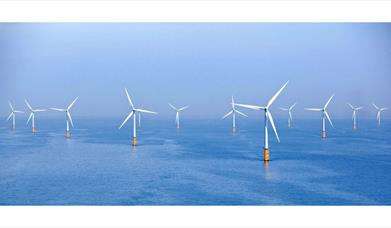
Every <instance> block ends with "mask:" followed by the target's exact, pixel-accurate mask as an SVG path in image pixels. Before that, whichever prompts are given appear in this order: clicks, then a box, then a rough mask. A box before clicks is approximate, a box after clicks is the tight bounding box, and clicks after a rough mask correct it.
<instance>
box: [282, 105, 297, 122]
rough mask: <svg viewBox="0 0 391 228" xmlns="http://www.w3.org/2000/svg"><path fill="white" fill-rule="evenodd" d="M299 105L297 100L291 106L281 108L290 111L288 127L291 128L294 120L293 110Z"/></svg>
mask: <svg viewBox="0 0 391 228" xmlns="http://www.w3.org/2000/svg"><path fill="white" fill-rule="evenodd" d="M296 105H297V102H296V103H294V104H293V105H292V106H291V107H289V108H280V109H281V110H283V111H288V127H289V128H291V121H292V110H293V108H294V107H295V106H296Z"/></svg>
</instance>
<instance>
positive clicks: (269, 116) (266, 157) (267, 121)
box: [236, 81, 289, 162]
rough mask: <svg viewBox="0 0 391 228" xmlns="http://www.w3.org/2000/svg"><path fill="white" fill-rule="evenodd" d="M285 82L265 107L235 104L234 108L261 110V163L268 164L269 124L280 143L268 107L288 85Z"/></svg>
mask: <svg viewBox="0 0 391 228" xmlns="http://www.w3.org/2000/svg"><path fill="white" fill-rule="evenodd" d="M288 82H289V81H287V82H286V83H285V84H284V85H283V86H282V87H281V89H280V90H278V91H277V93H276V94H274V96H273V97H272V98H271V99H270V100H269V102H268V103H267V105H266V106H255V105H246V104H236V106H239V107H243V108H249V109H253V110H263V111H264V113H265V147H264V151H263V161H265V162H268V161H269V135H268V125H269V122H270V124H271V125H272V127H273V130H274V134H275V135H276V138H277V140H278V142H280V138H279V137H278V133H277V130H276V127H275V125H274V121H273V116H272V113H271V112H270V111H269V108H270V106H271V105H272V104H273V102H274V101H275V100H276V99H277V97H278V96H279V95H280V93H281V92H282V90H283V89H284V88H285V87H286V85H288Z"/></svg>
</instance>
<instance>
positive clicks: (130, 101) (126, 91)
mask: <svg viewBox="0 0 391 228" xmlns="http://www.w3.org/2000/svg"><path fill="white" fill-rule="evenodd" d="M125 93H126V96H127V97H128V101H129V104H130V107H132V109H134V105H133V102H132V100H131V99H130V96H129V93H128V90H127V89H126V88H125Z"/></svg>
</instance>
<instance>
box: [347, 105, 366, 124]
mask: <svg viewBox="0 0 391 228" xmlns="http://www.w3.org/2000/svg"><path fill="white" fill-rule="evenodd" d="M348 105H349V106H350V108H351V109H352V110H353V116H352V119H353V129H354V130H356V129H357V125H356V118H357V111H358V110H360V109H363V107H358V108H355V107H353V105H351V104H350V103H348Z"/></svg>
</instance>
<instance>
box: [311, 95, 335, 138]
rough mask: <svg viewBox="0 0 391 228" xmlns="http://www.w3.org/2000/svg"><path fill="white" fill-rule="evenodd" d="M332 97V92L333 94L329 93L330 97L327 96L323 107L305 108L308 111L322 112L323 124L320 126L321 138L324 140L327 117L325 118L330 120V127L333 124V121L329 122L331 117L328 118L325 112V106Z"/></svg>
mask: <svg viewBox="0 0 391 228" xmlns="http://www.w3.org/2000/svg"><path fill="white" fill-rule="evenodd" d="M333 97H334V94H333V95H331V97H330V98H329V100H328V101H327V102H326V104H325V105H324V107H323V108H306V109H305V110H308V111H318V112H319V111H320V112H322V114H323V116H322V121H323V122H322V123H323V126H322V139H323V140H325V139H326V118H327V120H328V121H329V122H330V125H331V126H332V127H334V126H333V123H332V122H331V119H330V116H329V114H328V113H327V111H326V108H327V106H328V105H329V104H330V101H331V100H332V99H333Z"/></svg>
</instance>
